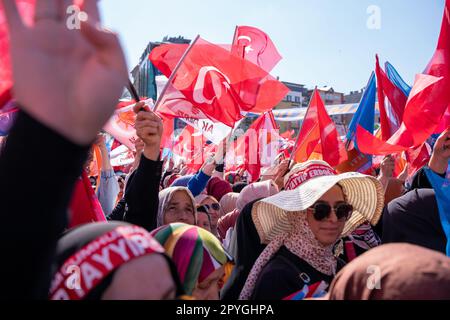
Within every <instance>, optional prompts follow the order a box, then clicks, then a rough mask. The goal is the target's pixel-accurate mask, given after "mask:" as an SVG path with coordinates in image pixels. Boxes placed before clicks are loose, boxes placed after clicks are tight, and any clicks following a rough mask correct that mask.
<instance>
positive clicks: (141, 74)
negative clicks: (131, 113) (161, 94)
mask: <svg viewBox="0 0 450 320" xmlns="http://www.w3.org/2000/svg"><path fill="white" fill-rule="evenodd" d="M164 43H180V44H189V43H191V40H189V39H185V38H184V37H182V36H178V37H167V36H166V37H164V39H163V40H162V41H161V42H149V44H148V45H147V47H146V48H145V50H144V52H143V53H142V55H141V58H140V59H139V63H138V65H137V66H136V67H134V69H133V70H132V71H131V75H132V76H133V80H134V82H133V84H134V86H135V88H136V90H137V92H138V94H139V96H141V97H147V98H152V99H153V100H155V101H156V98H157V94H158V86H157V81H156V78H157V77H158V76H162V74H161V72H160V71H159V70H158V69H157V68H155V66H154V65H153V63H151V61H150V59H149V58H148V56H149V54H150V52H151V51H152V50H153V49H155V48H156V47H158V46H160V45H161V44H164Z"/></svg>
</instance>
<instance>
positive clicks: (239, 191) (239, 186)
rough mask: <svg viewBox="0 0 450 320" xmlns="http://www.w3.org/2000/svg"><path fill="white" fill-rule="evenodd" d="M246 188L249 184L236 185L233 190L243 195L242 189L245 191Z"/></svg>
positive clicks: (239, 183) (240, 183)
mask: <svg viewBox="0 0 450 320" xmlns="http://www.w3.org/2000/svg"><path fill="white" fill-rule="evenodd" d="M246 186H247V183H245V182H238V183H235V184H234V185H233V187H232V188H233V192H236V193H241V191H242V189H244V188H245V187H246Z"/></svg>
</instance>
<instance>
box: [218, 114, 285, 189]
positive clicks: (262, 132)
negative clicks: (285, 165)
mask: <svg viewBox="0 0 450 320" xmlns="http://www.w3.org/2000/svg"><path fill="white" fill-rule="evenodd" d="M278 129H279V128H278V126H277V124H276V122H275V118H274V116H273V114H272V112H271V111H269V112H267V113H265V114H263V115H261V116H260V117H259V118H258V119H257V120H256V121H255V122H253V124H252V125H251V126H250V127H249V128H248V130H247V131H246V132H245V134H244V135H243V136H241V137H239V138H238V139H237V141H235V142H234V143H233V144H232V145H231V146H230V148H229V150H228V151H227V159H226V160H225V163H226V165H227V171H233V170H236V169H237V168H238V167H239V166H241V168H243V169H245V170H246V171H247V172H248V173H249V176H250V182H254V181H256V180H258V178H259V177H260V174H261V168H262V167H263V166H264V164H269V165H270V163H271V162H273V160H275V158H276V156H277V155H278V149H279V143H278V142H279V140H280V139H279V135H278Z"/></svg>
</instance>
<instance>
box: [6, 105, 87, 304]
mask: <svg viewBox="0 0 450 320" xmlns="http://www.w3.org/2000/svg"><path fill="white" fill-rule="evenodd" d="M88 150H89V146H84V147H81V146H78V145H75V144H74V143H72V142H70V141H68V140H67V139H65V138H64V137H62V136H61V135H59V134H58V133H56V132H54V131H53V130H51V129H49V128H47V127H45V126H44V125H42V124H41V123H39V122H37V121H36V120H34V119H33V118H31V117H30V116H28V115H27V114H25V113H24V112H22V111H21V112H20V113H19V115H18V117H17V121H16V123H15V125H14V127H13V128H12V129H11V132H10V134H9V137H8V141H7V143H6V145H5V148H4V150H3V151H2V154H1V155H0V201H1V203H2V209H1V225H2V231H1V233H0V237H1V239H0V249H1V252H2V257H3V258H2V263H0V274H2V275H3V277H2V290H1V291H0V298H2V299H47V298H48V291H49V287H50V281H51V276H52V274H51V266H52V262H53V259H54V255H55V248H56V242H57V240H58V237H59V235H60V234H61V233H62V232H63V231H64V229H65V228H66V225H67V220H68V216H67V208H68V205H69V201H70V199H71V196H72V192H73V188H74V185H75V181H76V179H77V178H78V177H79V176H80V175H81V171H82V167H83V163H84V162H85V161H86V158H87V153H88ZM55 159H56V160H55ZM50 164H51V166H52V174H50V173H49V171H48V166H49V165H50Z"/></svg>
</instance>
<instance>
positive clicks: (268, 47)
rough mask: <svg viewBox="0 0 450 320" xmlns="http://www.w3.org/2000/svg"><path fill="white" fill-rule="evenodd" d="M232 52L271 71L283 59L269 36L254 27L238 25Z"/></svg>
mask: <svg viewBox="0 0 450 320" xmlns="http://www.w3.org/2000/svg"><path fill="white" fill-rule="evenodd" d="M231 52H232V53H233V54H235V55H237V56H238V57H242V58H244V59H246V60H248V61H250V62H252V63H254V64H256V65H257V66H259V67H260V68H261V69H263V70H265V71H267V72H270V71H272V69H273V68H274V67H275V66H276V65H277V64H278V62H279V61H280V60H281V59H282V57H281V55H280V54H279V53H278V50H277V48H276V47H275V45H274V44H273V42H272V40H271V39H270V38H269V36H268V35H267V34H266V33H265V32H264V31H261V30H259V29H257V28H254V27H248V26H238V27H237V28H236V33H235V35H234V39H233V44H232V47H231Z"/></svg>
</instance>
